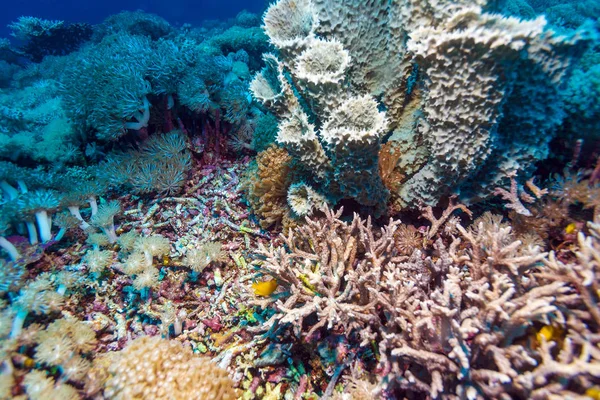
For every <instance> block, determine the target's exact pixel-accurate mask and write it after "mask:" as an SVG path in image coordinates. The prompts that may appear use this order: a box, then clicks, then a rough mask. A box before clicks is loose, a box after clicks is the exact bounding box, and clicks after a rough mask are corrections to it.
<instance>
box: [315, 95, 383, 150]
mask: <svg viewBox="0 0 600 400" xmlns="http://www.w3.org/2000/svg"><path fill="white" fill-rule="evenodd" d="M386 128H387V119H386V117H385V113H384V112H381V111H379V109H378V107H377V101H375V99H373V98H372V97H371V96H369V95H363V96H357V97H351V98H349V99H348V100H346V101H345V102H343V103H342V104H341V105H340V106H339V107H338V108H337V109H335V110H333V111H332V113H331V115H330V116H329V118H328V120H327V121H326V122H325V124H324V125H323V129H322V132H321V134H322V136H323V141H324V142H325V143H326V144H327V146H328V147H329V148H330V149H331V150H332V151H333V152H334V154H335V155H336V156H337V158H343V157H347V156H352V153H360V154H361V157H365V158H369V159H370V162H375V160H376V159H377V153H376V152H377V151H378V150H379V138H380V137H381V135H382V134H383V133H384V132H385V130H386ZM369 147H372V151H368V148H369ZM373 151H375V153H373ZM373 154H375V155H374V156H373Z"/></svg>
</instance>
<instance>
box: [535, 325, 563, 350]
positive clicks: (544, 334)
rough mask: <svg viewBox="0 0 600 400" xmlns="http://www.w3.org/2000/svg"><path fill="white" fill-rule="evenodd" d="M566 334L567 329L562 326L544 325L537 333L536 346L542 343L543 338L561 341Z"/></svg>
mask: <svg viewBox="0 0 600 400" xmlns="http://www.w3.org/2000/svg"><path fill="white" fill-rule="evenodd" d="M564 335H565V331H564V330H563V329H561V328H560V327H556V326H553V325H544V326H542V327H541V328H540V329H539V330H538V331H537V332H536V333H535V344H534V347H537V346H539V344H540V343H542V338H543V339H545V341H546V342H557V343H560V342H562V340H563V339H564Z"/></svg>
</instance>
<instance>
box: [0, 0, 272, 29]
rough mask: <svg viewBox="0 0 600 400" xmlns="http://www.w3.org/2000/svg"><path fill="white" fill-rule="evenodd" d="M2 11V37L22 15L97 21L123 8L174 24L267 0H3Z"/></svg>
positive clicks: (260, 6) (223, 15)
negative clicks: (150, 14) (141, 11)
mask: <svg viewBox="0 0 600 400" xmlns="http://www.w3.org/2000/svg"><path fill="white" fill-rule="evenodd" d="M2 3H3V4H2V13H1V15H0V37H7V36H8V35H9V34H10V30H9V29H8V28H7V27H6V26H7V25H8V24H10V23H11V22H12V21H15V20H16V19H17V18H18V17H20V16H23V15H25V16H35V17H39V18H44V19H57V20H64V21H66V22H88V23H90V24H97V23H100V22H102V21H103V20H104V19H105V18H106V17H108V16H109V15H112V14H117V13H119V12H121V11H124V10H128V11H135V10H143V11H146V12H149V13H154V14H158V15H160V16H161V17H163V18H165V19H166V20H167V21H169V22H170V23H171V24H173V25H176V26H177V25H181V24H184V23H190V24H193V25H197V24H199V23H200V22H201V21H203V20H210V19H221V20H222V19H227V18H233V17H235V16H236V14H237V13H238V12H240V11H241V10H244V9H246V10H248V11H250V12H253V13H261V12H262V11H263V10H264V9H265V8H266V5H267V3H268V1H267V0H227V1H214V0H170V1H165V0H142V1H135V0H126V1H118V0H107V1H97V0H96V1H85V0H83V1H82V0H20V1H16V2H10V1H3V2H2Z"/></svg>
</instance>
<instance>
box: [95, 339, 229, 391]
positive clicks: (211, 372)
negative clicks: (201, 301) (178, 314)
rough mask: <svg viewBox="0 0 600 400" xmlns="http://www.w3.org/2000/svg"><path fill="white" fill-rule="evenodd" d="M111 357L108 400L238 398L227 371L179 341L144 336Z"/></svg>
mask: <svg viewBox="0 0 600 400" xmlns="http://www.w3.org/2000/svg"><path fill="white" fill-rule="evenodd" d="M111 358H112V360H111V363H110V365H109V366H108V373H109V377H108V379H107V380H106V382H105V391H104V395H105V396H106V397H108V398H111V399H115V400H120V399H140V400H143V399H147V400H150V399H152V400H163V399H164V400H166V399H169V400H188V399H203V400H233V399H235V398H237V393H236V390H235V389H233V381H232V380H231V379H230V378H229V377H228V375H227V372H226V371H224V370H222V369H220V368H217V366H216V365H214V364H212V363H211V362H210V360H208V359H206V358H202V357H198V356H196V355H195V354H194V353H193V352H192V350H191V349H189V348H187V347H183V346H182V345H181V343H179V342H175V341H169V340H166V339H161V338H159V337H148V336H144V337H140V338H137V339H135V340H134V341H132V342H131V343H130V344H129V345H128V346H127V347H126V348H125V349H124V350H122V351H120V352H117V353H115V354H113V355H112V356H111Z"/></svg>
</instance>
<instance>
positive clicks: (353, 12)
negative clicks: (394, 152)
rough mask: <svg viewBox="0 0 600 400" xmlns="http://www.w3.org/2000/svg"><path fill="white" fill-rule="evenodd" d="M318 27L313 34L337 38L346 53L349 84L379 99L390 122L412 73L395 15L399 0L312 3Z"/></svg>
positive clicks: (323, 0)
mask: <svg viewBox="0 0 600 400" xmlns="http://www.w3.org/2000/svg"><path fill="white" fill-rule="evenodd" d="M313 1H314V7H315V9H316V10H317V15H318V18H319V24H318V26H317V28H316V34H317V35H319V36H321V37H326V38H327V39H330V40H333V39H335V40H338V41H340V43H342V45H343V46H344V48H345V49H346V50H347V51H348V52H349V53H350V54H351V55H352V63H351V64H350V66H349V68H348V72H347V77H348V81H349V82H350V84H351V86H353V87H354V88H357V89H359V90H361V91H363V92H367V93H369V94H371V95H372V96H374V97H376V98H378V99H381V101H382V102H383V104H384V105H385V106H386V113H387V115H388V116H389V117H394V118H391V120H390V122H391V123H392V124H391V126H390V128H393V123H394V122H395V119H396V117H398V116H399V115H401V113H402V109H403V108H404V105H405V101H406V98H407V97H410V91H409V90H408V89H407V84H408V79H409V77H410V76H411V74H412V63H411V57H410V54H409V53H408V52H407V50H406V41H407V33H406V31H405V30H404V29H402V27H401V23H402V21H403V20H402V19H401V17H400V16H399V15H398V9H399V4H401V3H403V2H382V1H381V0H360V1H332V0H313Z"/></svg>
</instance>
